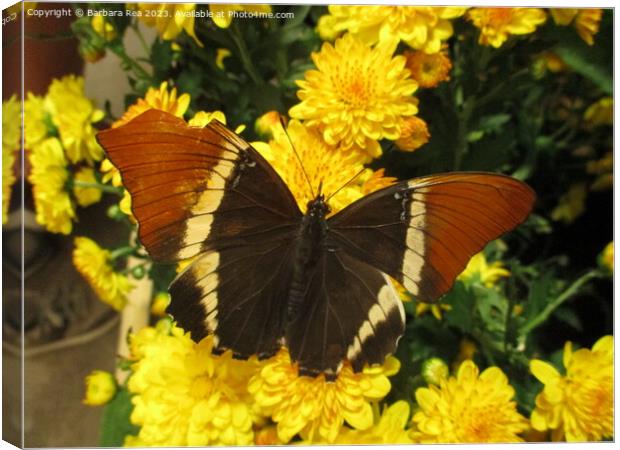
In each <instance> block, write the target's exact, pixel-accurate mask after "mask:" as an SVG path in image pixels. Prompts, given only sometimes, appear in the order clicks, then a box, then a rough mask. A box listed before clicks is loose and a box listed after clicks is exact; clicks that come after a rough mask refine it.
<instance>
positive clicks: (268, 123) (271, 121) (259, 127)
mask: <svg viewBox="0 0 620 450" xmlns="http://www.w3.org/2000/svg"><path fill="white" fill-rule="evenodd" d="M280 126H281V124H280V113H279V112H278V111H268V112H266V113H265V114H263V115H262V116H260V117H259V118H258V119H256V122H254V131H256V134H258V135H259V136H261V137H264V138H267V139H269V138H271V137H272V136H273V130H274V128H279V127H280Z"/></svg>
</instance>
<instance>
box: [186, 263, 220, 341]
mask: <svg viewBox="0 0 620 450" xmlns="http://www.w3.org/2000/svg"><path fill="white" fill-rule="evenodd" d="M219 264H220V254H219V253H218V252H216V251H213V252H210V253H209V254H208V255H205V256H203V257H202V258H200V259H198V260H197V261H196V262H194V264H193V265H192V266H191V268H190V270H191V271H192V275H193V277H194V279H195V280H198V283H197V285H198V288H199V289H200V291H201V294H202V295H201V296H200V297H201V298H200V303H201V305H202V307H203V308H204V313H205V317H206V320H205V325H206V327H207V330H209V332H211V333H214V332H215V330H216V329H217V324H218V322H217V302H218V296H217V287H218V285H219V276H218V274H217V268H218V266H219ZM216 341H217V337H215V336H214V345H216V344H217V343H216Z"/></svg>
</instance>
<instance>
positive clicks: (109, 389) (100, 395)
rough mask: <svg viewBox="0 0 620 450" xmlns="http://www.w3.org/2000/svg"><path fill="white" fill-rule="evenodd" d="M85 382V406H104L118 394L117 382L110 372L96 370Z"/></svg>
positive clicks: (83, 401)
mask: <svg viewBox="0 0 620 450" xmlns="http://www.w3.org/2000/svg"><path fill="white" fill-rule="evenodd" d="M84 381H85V382H86V394H85V396H84V399H83V400H82V403H84V404H85V405H90V406H98V405H104V404H106V403H108V402H109V401H110V400H112V398H113V397H114V394H116V389H117V387H116V380H115V379H114V376H113V375H112V374H111V373H110V372H106V371H104V370H94V371H92V372H91V373H90V374H89V375H88V376H87V377H86V378H85V380H84Z"/></svg>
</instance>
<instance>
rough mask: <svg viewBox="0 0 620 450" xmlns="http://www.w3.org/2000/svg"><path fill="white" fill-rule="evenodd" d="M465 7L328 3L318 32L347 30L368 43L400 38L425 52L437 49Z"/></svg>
mask: <svg viewBox="0 0 620 450" xmlns="http://www.w3.org/2000/svg"><path fill="white" fill-rule="evenodd" d="M466 10H467V8H460V7H458V8H457V7H433V6H419V7H413V6H367V5H364V6H344V5H343V6H329V14H328V15H326V16H323V17H321V19H320V20H319V24H318V32H319V34H320V35H321V37H322V38H323V39H326V40H331V39H333V38H334V37H336V36H337V35H338V34H340V33H341V32H342V31H345V30H346V31H348V32H349V33H351V34H352V35H353V36H355V37H356V38H358V39H360V40H361V41H363V42H364V43H365V44H367V45H372V44H375V43H377V42H385V41H394V40H395V41H396V43H398V41H401V40H402V41H403V42H405V43H406V44H407V45H409V46H410V47H412V48H415V49H419V50H423V51H424V52H425V53H436V52H438V51H439V49H440V48H441V44H442V42H444V41H446V40H447V39H449V38H450V37H451V36H452V32H453V29H452V23H451V22H450V19H455V18H457V17H460V16H462V15H463V14H464V13H465V11H466Z"/></svg>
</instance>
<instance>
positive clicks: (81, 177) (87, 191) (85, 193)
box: [73, 167, 102, 207]
mask: <svg viewBox="0 0 620 450" xmlns="http://www.w3.org/2000/svg"><path fill="white" fill-rule="evenodd" d="M74 181H76V182H78V183H79V182H82V183H97V178H95V170H94V169H93V168H92V167H82V168H80V169H79V170H78V171H77V172H76V173H75V175H74ZM73 194H74V195H75V199H76V200H77V204H78V205H80V206H82V207H86V206H90V205H93V204H95V203H97V202H98V201H99V200H101V195H102V192H101V189H98V188H96V187H80V186H74V187H73Z"/></svg>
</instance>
